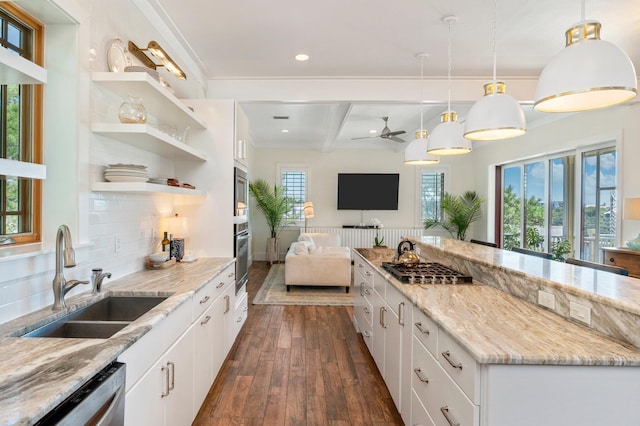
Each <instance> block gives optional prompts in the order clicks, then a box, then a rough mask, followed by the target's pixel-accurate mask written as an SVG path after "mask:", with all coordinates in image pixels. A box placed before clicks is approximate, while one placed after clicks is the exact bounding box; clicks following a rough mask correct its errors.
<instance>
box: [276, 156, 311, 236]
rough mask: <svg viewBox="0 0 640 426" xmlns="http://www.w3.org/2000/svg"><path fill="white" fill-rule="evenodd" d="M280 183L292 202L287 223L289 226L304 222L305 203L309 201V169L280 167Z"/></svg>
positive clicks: (287, 215)
mask: <svg viewBox="0 0 640 426" xmlns="http://www.w3.org/2000/svg"><path fill="white" fill-rule="evenodd" d="M279 169H280V182H281V184H282V186H283V187H284V188H285V193H286V195H287V197H289V199H290V200H291V201H292V206H291V210H289V212H287V214H286V216H285V218H286V219H285V221H286V222H287V224H288V225H296V224H299V223H300V222H302V221H304V202H305V201H312V200H307V184H308V182H307V180H308V179H307V177H308V171H307V167H304V166H286V165H283V166H280V167H279Z"/></svg>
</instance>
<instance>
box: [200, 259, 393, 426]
mask: <svg viewBox="0 0 640 426" xmlns="http://www.w3.org/2000/svg"><path fill="white" fill-rule="evenodd" d="M268 272H269V265H268V264H267V263H265V262H254V263H253V265H252V266H251V268H250V269H249V284H248V287H247V291H248V292H249V315H248V319H247V321H246V323H245V325H244V327H243V329H242V331H241V332H240V335H239V336H238V339H237V340H236V343H235V345H234V347H233V349H232V350H231V352H230V353H229V356H228V358H227V360H226V361H225V363H224V365H223V366H222V369H221V370H220V373H219V374H218V377H217V379H216V381H215V382H214V384H213V386H212V387H211V389H210V390H209V394H208V395H207V398H206V400H205V402H204V403H203V405H202V407H201V408H200V412H199V413H198V416H197V417H196V419H195V421H194V423H193V424H194V425H335V426H338V425H339V426H346V425H379V426H382V425H402V424H403V422H402V419H401V418H400V414H399V413H398V411H397V410H396V408H395V406H394V404H393V400H392V399H391V396H390V395H389V392H388V390H387V388H386V386H385V385H384V382H383V380H382V377H381V376H380V373H379V372H378V370H377V368H376V365H375V362H374V361H373V358H371V356H370V354H369V352H368V350H367V347H366V345H365V344H364V342H363V341H362V338H361V337H360V336H359V335H358V334H357V333H356V331H355V329H354V327H353V322H352V316H353V308H352V307H333V306H270V305H252V304H251V301H252V300H253V297H254V296H255V294H256V292H257V291H258V289H259V288H260V286H261V285H262V282H263V281H264V278H265V277H266V276H267V273H268Z"/></svg>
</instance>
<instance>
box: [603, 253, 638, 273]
mask: <svg viewBox="0 0 640 426" xmlns="http://www.w3.org/2000/svg"><path fill="white" fill-rule="evenodd" d="M602 258H603V259H604V264H605V265H615V266H619V267H621V268H624V269H626V270H627V271H629V276H630V277H635V278H640V251H637V250H630V249H625V248H616V247H604V248H603V249H602Z"/></svg>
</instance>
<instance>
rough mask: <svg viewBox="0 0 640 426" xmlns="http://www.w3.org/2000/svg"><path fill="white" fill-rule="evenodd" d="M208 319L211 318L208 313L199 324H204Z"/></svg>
mask: <svg viewBox="0 0 640 426" xmlns="http://www.w3.org/2000/svg"><path fill="white" fill-rule="evenodd" d="M210 320H211V317H210V316H209V315H207V316H206V317H204V319H203V320H202V321H200V325H205V324H206V323H208V322H209V321H210Z"/></svg>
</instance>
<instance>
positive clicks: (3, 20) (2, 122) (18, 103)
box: [0, 3, 43, 243]
mask: <svg viewBox="0 0 640 426" xmlns="http://www.w3.org/2000/svg"><path fill="white" fill-rule="evenodd" d="M0 45H2V46H3V47H4V48H6V49H7V50H9V51H10V52H12V53H15V54H16V55H20V56H22V57H24V58H26V59H28V60H31V61H33V62H36V63H38V64H40V65H41V64H42V57H43V51H42V45H43V43H42V26H41V25H40V24H38V23H37V22H36V21H35V20H33V19H32V18H31V17H29V16H28V15H26V14H24V13H23V12H22V11H21V10H19V9H18V8H16V7H15V6H12V5H9V4H6V3H4V4H3V6H2V7H1V8H0ZM41 105H42V87H41V86H38V85H20V84H10V85H7V84H4V85H0V157H2V158H5V159H10V160H17V161H23V162H36V163H39V162H41V160H42V137H41V127H42V118H41V114H42V113H41V111H42V106H41ZM40 193H41V183H40V181H38V180H32V179H18V178H13V177H2V178H1V179H0V236H9V237H11V238H13V239H14V240H15V241H16V242H18V243H27V242H35V241H39V240H40V235H39V233H40V202H41V201H40V199H41V196H40Z"/></svg>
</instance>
